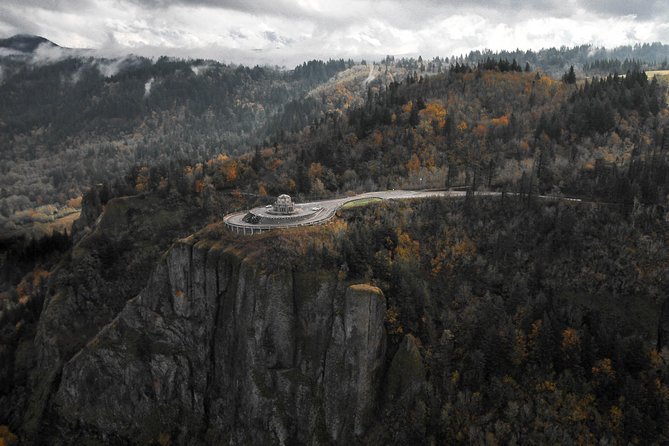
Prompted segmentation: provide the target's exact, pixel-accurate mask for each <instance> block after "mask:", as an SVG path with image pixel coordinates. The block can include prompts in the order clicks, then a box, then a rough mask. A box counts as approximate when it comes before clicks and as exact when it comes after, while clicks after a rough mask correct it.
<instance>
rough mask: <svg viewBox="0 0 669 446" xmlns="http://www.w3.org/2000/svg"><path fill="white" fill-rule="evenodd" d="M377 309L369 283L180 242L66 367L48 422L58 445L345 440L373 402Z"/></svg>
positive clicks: (382, 339)
mask: <svg viewBox="0 0 669 446" xmlns="http://www.w3.org/2000/svg"><path fill="white" fill-rule="evenodd" d="M269 240H270V239H269V238H267V239H266V241H269ZM385 313H386V302H385V298H384V296H383V294H382V293H381V291H380V290H379V289H378V288H376V287H372V286H368V285H349V284H347V283H345V282H343V281H341V280H339V279H338V277H337V275H336V274H335V273H329V272H317V271H302V272H297V271H295V270H294V268H293V265H291V264H290V262H287V263H285V264H283V266H282V267H281V268H279V269H273V270H267V269H264V268H262V267H261V266H259V265H258V264H257V262H255V261H254V259H253V256H252V255H250V254H248V252H242V251H241V250H239V249H236V248H235V247H233V246H227V245H226V243H222V242H220V241H218V242H212V241H208V240H205V239H198V238H197V237H190V238H187V239H184V240H182V241H180V242H178V243H177V244H176V245H174V246H173V247H172V248H171V249H170V250H169V252H168V253H167V254H166V255H164V256H163V257H162V259H161V260H160V262H159V264H158V266H157V268H156V270H155V272H154V273H153V275H152V277H151V279H150V280H149V283H148V285H147V286H146V288H145V289H144V290H143V291H142V292H141V293H140V294H139V295H138V296H137V297H136V298H134V299H132V300H130V301H129V302H128V303H127V305H126V306H125V308H124V309H123V310H122V311H121V312H120V314H119V315H118V316H117V317H116V318H115V319H114V320H113V321H112V322H111V323H109V324H108V325H107V326H105V327H104V328H103V329H102V330H101V331H100V332H99V333H98V334H97V336H96V337H95V338H94V339H93V340H92V341H91V342H89V343H88V344H87V345H86V346H85V347H84V348H83V349H82V350H81V351H80V352H78V353H77V354H76V355H75V356H74V357H73V358H72V359H71V360H70V361H69V362H67V363H66V364H65V365H64V368H63V372H62V379H61V381H60V385H59V387H58V389H57V391H56V393H55V396H54V397H53V401H52V407H51V415H52V417H53V418H52V420H51V421H52V423H53V424H54V425H57V426H59V429H60V433H59V436H60V437H61V438H63V439H65V438H67V441H65V442H66V443H69V442H71V441H77V442H78V441H84V440H103V441H113V440H118V441H131V442H140V443H147V442H152V441H157V440H165V439H168V438H169V439H170V440H171V441H173V442H176V443H178V444H195V443H201V442H202V441H205V442H207V443H221V442H226V443H227V442H231V443H236V444H249V443H253V444H272V443H276V444H285V443H294V442H299V443H307V444H308V443H312V444H323V443H330V442H336V443H348V442H350V441H352V440H354V439H355V438H358V437H360V436H362V435H363V434H364V433H365V432H366V429H367V427H368V426H369V423H370V422H371V421H372V420H373V419H374V416H375V408H376V406H377V404H378V401H379V400H380V399H379V397H378V394H379V392H380V389H381V386H382V380H383V374H384V363H385V352H386V332H385V328H384V318H385Z"/></svg>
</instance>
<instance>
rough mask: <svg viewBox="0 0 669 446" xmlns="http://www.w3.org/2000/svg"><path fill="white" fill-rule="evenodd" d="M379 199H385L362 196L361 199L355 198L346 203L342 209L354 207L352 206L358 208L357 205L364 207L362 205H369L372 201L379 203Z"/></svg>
mask: <svg viewBox="0 0 669 446" xmlns="http://www.w3.org/2000/svg"><path fill="white" fill-rule="evenodd" d="M379 201H383V200H382V199H381V198H376V197H372V198H361V199H359V200H353V201H349V202H348V203H345V204H344V205H343V206H342V207H341V209H352V208H357V207H362V206H367V205H368V204H370V203H378V202H379Z"/></svg>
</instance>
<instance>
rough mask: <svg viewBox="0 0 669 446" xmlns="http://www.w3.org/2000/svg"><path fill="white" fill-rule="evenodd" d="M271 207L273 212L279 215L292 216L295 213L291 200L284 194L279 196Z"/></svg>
mask: <svg viewBox="0 0 669 446" xmlns="http://www.w3.org/2000/svg"><path fill="white" fill-rule="evenodd" d="M272 207H273V210H274V212H276V213H279V214H292V213H293V212H295V206H294V205H293V200H292V199H291V198H290V195H286V194H281V195H279V197H278V198H277V199H276V202H275V203H274V205H273V206H272Z"/></svg>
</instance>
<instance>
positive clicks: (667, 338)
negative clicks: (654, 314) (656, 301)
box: [657, 299, 669, 350]
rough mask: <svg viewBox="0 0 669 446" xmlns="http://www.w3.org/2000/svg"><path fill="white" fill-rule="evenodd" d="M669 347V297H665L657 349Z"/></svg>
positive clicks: (658, 331) (661, 311)
mask: <svg viewBox="0 0 669 446" xmlns="http://www.w3.org/2000/svg"><path fill="white" fill-rule="evenodd" d="M663 348H669V299H665V301H664V304H662V309H661V310H660V321H659V324H658V330H657V349H658V350H662V349H663Z"/></svg>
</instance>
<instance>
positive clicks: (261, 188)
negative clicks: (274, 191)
mask: <svg viewBox="0 0 669 446" xmlns="http://www.w3.org/2000/svg"><path fill="white" fill-rule="evenodd" d="M258 195H260V196H261V197H266V196H267V190H265V185H264V184H262V183H260V184H258Z"/></svg>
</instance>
